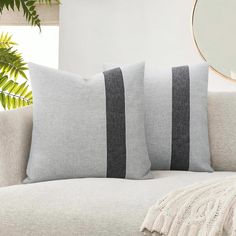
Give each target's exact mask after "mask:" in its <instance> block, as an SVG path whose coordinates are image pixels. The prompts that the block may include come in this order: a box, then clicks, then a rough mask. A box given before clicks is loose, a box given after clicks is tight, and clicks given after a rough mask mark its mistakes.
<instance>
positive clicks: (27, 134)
mask: <svg viewBox="0 0 236 236" xmlns="http://www.w3.org/2000/svg"><path fill="white" fill-rule="evenodd" d="M32 123H33V122H32V106H28V107H23V108H20V109H16V110H11V111H6V112H5V111H3V112H0V134H1V135H0V187H4V186H9V185H15V184H20V183H21V182H22V180H23V179H24V178H25V176H26V173H25V171H26V166H27V161H28V157H29V152H30V143H31V134H32Z"/></svg>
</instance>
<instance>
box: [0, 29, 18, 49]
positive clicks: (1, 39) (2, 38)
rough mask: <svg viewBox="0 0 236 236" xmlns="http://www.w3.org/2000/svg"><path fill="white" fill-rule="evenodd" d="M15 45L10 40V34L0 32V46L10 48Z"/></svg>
mask: <svg viewBox="0 0 236 236" xmlns="http://www.w3.org/2000/svg"><path fill="white" fill-rule="evenodd" d="M14 45H16V43H15V42H14V41H12V35H10V34H8V33H1V35H0V48H10V47H12V46H14Z"/></svg>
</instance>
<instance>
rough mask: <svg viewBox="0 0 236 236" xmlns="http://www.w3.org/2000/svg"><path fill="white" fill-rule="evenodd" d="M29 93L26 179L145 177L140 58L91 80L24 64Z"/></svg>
mask: <svg viewBox="0 0 236 236" xmlns="http://www.w3.org/2000/svg"><path fill="white" fill-rule="evenodd" d="M29 69H30V76H31V79H32V88H33V95H34V106H33V134H32V145H31V151H30V158H29V162H28V166H27V179H26V181H25V182H26V183H27V182H37V181H46V180H56V179H65V178H78V177H112V178H130V179H146V178H150V177H151V174H150V173H149V170H150V161H149V158H148V153H147V147H146V139H145V130H144V112H143V109H144V103H143V93H144V91H143V89H144V88H143V77H144V63H139V64H136V65H132V66H128V67H124V68H122V69H121V68H115V69H112V70H109V71H105V72H104V73H100V74H97V75H95V76H94V77H92V78H91V79H83V78H82V77H80V76H77V75H74V74H71V73H68V72H63V71H57V70H54V69H50V68H46V67H43V66H39V65H35V64H30V65H29Z"/></svg>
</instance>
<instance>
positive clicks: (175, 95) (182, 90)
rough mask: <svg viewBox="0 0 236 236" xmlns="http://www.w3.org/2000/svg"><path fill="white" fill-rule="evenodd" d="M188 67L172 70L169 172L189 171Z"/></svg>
mask: <svg viewBox="0 0 236 236" xmlns="http://www.w3.org/2000/svg"><path fill="white" fill-rule="evenodd" d="M189 125H190V78H189V67H188V66H182V67H174V68H172V153H171V170H188V169H189V151H190V143H189V142H190V137H189V136H190V130H189V128H190V127H189Z"/></svg>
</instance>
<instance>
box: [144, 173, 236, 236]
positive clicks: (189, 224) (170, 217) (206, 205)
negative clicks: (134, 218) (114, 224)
mask: <svg viewBox="0 0 236 236" xmlns="http://www.w3.org/2000/svg"><path fill="white" fill-rule="evenodd" d="M141 231H143V232H144V234H145V235H168V236H220V235H230V236H236V177H235V176H234V177H226V178H222V179H217V180H214V181H210V182H204V183H199V184H195V185H192V186H188V187H185V188H183V189H180V190H177V191H174V192H172V193H170V194H168V195H167V196H166V197H164V198H163V199H162V200H160V201H158V202H157V203H156V204H155V205H153V206H152V207H151V208H150V209H149V211H148V213H147V216H146V218H145V220H144V222H143V224H142V226H141Z"/></svg>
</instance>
